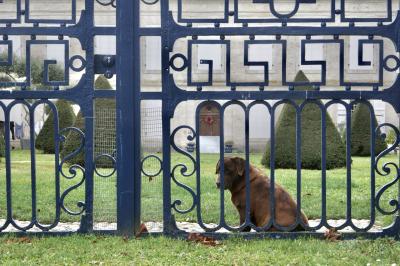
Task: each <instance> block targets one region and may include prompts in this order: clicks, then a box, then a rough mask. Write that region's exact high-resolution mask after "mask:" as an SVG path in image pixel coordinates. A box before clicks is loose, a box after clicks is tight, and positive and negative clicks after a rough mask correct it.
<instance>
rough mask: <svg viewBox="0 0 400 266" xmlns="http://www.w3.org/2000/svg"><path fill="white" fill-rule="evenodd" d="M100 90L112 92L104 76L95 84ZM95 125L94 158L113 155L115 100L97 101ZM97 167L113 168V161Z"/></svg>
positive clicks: (106, 161) (115, 125) (104, 161)
mask: <svg viewBox="0 0 400 266" xmlns="http://www.w3.org/2000/svg"><path fill="white" fill-rule="evenodd" d="M95 88H96V89H98V90H112V87H111V84H110V83H109V81H108V79H107V78H105V77H104V76H103V75H101V76H99V77H98V78H97V79H96V82H95ZM94 109H95V110H94V111H95V125H94V127H95V128H94V132H95V134H94V156H95V157H96V156H98V155H100V154H108V155H112V154H113V153H114V151H115V149H116V145H115V142H116V127H117V124H116V117H115V116H116V112H115V109H116V102H115V99H97V100H96V101H95V106H94ZM97 167H101V168H109V167H113V164H112V161H111V160H105V159H104V160H101V161H97Z"/></svg>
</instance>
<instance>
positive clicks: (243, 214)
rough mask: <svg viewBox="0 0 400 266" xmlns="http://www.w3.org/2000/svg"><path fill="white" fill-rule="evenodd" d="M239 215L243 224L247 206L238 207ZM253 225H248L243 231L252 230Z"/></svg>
mask: <svg viewBox="0 0 400 266" xmlns="http://www.w3.org/2000/svg"><path fill="white" fill-rule="evenodd" d="M238 211H239V215H240V226H242V225H243V224H244V223H245V221H246V208H238ZM250 230H251V227H250V226H246V227H244V228H243V229H242V230H241V231H242V232H250Z"/></svg>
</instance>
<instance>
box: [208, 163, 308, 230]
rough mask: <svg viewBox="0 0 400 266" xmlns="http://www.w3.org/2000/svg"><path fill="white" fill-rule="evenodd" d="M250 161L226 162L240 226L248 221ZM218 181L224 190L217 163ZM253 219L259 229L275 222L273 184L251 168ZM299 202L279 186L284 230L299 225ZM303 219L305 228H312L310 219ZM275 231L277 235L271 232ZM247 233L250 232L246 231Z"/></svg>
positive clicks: (278, 212)
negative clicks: (248, 173) (272, 196)
mask: <svg viewBox="0 0 400 266" xmlns="http://www.w3.org/2000/svg"><path fill="white" fill-rule="evenodd" d="M245 169H246V161H245V160H244V159H242V158H239V157H235V158H229V157H226V158H225V159H224V189H228V190H229V191H230V192H231V194H232V197H231V200H232V203H233V205H235V207H236V209H237V210H238V212H239V215H240V224H243V223H244V222H245V219H246V214H245V212H246V181H245V179H246V178H245ZM216 174H218V178H217V181H216V184H217V187H218V188H219V187H220V180H221V179H220V163H219V162H218V163H217V169H216ZM249 176H250V219H251V222H252V223H253V224H254V225H255V226H257V227H263V226H265V225H266V224H268V222H269V221H270V219H271V213H270V206H269V200H270V181H269V179H268V177H266V176H265V175H263V174H262V173H261V171H259V170H258V169H257V168H255V167H254V166H252V165H250V175H249ZM296 208H297V205H296V202H295V201H294V200H293V199H292V197H291V196H290V194H289V193H288V192H287V191H286V190H285V189H283V188H282V187H281V186H280V185H278V184H276V183H275V222H276V224H278V225H280V226H284V227H289V226H292V225H294V224H295V222H296ZM301 219H302V221H303V223H304V224H305V225H308V219H307V217H306V216H305V215H304V213H303V212H302V213H301ZM270 230H271V231H276V229H275V228H273V227H272V228H271V229H270ZM295 230H298V231H302V230H304V228H303V227H301V226H298V227H297V228H296V229H295ZM244 231H250V228H245V229H244Z"/></svg>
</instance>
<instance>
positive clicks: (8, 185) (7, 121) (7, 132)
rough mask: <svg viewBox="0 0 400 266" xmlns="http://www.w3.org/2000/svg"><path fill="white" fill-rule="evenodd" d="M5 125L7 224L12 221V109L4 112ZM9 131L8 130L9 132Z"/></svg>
mask: <svg viewBox="0 0 400 266" xmlns="http://www.w3.org/2000/svg"><path fill="white" fill-rule="evenodd" d="M4 116H5V119H4V120H5V121H4V123H5V125H4V131H5V132H4V138H5V144H6V145H5V146H6V147H5V153H6V191H7V222H11V221H12V219H13V218H12V217H13V210H12V194H11V193H12V184H11V145H10V130H9V127H7V125H9V124H10V109H9V108H7V109H6V110H5V111H4ZM7 129H8V130H7Z"/></svg>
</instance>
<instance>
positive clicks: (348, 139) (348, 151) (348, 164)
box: [346, 104, 353, 223]
mask: <svg viewBox="0 0 400 266" xmlns="http://www.w3.org/2000/svg"><path fill="white" fill-rule="evenodd" d="M352 106H353V105H352V104H349V105H346V191H347V196H346V198H347V201H346V204H347V208H346V220H347V221H346V222H347V223H349V222H351V107H352Z"/></svg>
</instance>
